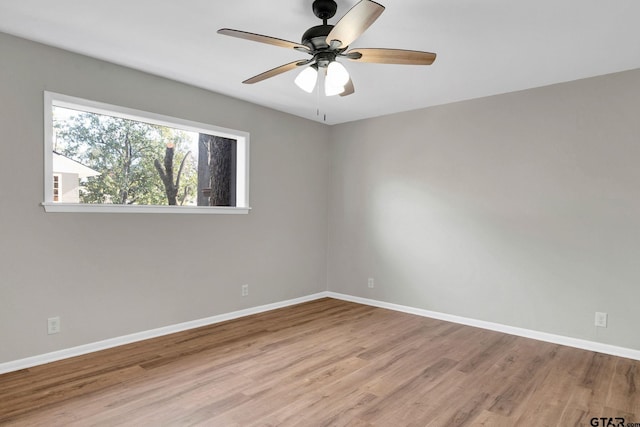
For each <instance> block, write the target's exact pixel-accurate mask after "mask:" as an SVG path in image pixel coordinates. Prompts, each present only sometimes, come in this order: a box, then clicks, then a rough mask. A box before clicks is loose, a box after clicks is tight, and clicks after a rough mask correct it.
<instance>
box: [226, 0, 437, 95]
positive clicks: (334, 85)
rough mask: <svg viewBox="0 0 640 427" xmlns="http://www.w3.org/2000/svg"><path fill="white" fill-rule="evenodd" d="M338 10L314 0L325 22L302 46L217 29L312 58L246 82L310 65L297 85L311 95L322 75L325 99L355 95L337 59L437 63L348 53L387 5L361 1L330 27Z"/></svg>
mask: <svg viewBox="0 0 640 427" xmlns="http://www.w3.org/2000/svg"><path fill="white" fill-rule="evenodd" d="M337 9H338V6H337V4H336V2H335V1H334V0H315V1H314V2H313V5H312V10H313V13H314V14H315V15H316V16H317V17H318V18H320V19H322V25H316V26H315V27H311V28H309V29H308V30H307V31H305V32H304V34H303V35H302V43H295V42H291V41H288V40H283V39H279V38H275V37H270V36H264V35H261V34H255V33H249V32H246V31H240V30H233V29H230V28H222V29H220V30H218V33H219V34H223V35H226V36H231V37H237V38H242V39H246V40H250V41H255V42H259V43H265V44H270V45H273V46H279V47H285V48H288V49H294V50H296V51H298V52H303V53H306V54H308V55H311V59H303V60H298V61H294V62H290V63H288V64H285V65H281V66H279V67H276V68H273V69H271V70H269V71H265V72H264V73H261V74H258V75H257V76H254V77H251V78H249V79H247V80H245V81H244V82H243V83H245V84H253V83H257V82H260V81H263V80H266V79H268V78H271V77H275V76H277V75H279V74H282V73H285V72H287V71H291V70H293V69H295V68H298V67H302V66H307V65H308V67H306V68H304V69H303V70H302V71H301V72H300V73H299V74H298V76H297V77H296V79H295V84H296V85H297V86H298V87H299V88H300V89H302V90H304V91H305V92H308V93H311V92H313V90H314V89H315V87H316V85H317V82H318V80H321V79H319V78H318V76H319V75H320V73H322V76H324V79H323V81H324V87H325V95H326V96H334V95H340V96H347V95H351V94H352V93H354V92H355V89H354V85H353V81H352V80H351V77H350V76H349V72H348V71H347V69H346V68H345V67H344V65H342V64H341V63H340V62H338V61H337V59H338V58H343V59H347V60H351V61H356V62H369V63H378V64H404V65H431V64H432V63H433V61H435V59H436V54H435V53H430V52H421V51H415V50H402V49H378V48H367V49H363V48H361V49H353V50H350V51H347V49H348V48H349V45H350V44H351V43H352V42H354V41H355V40H356V39H357V38H358V37H360V35H362V33H364V32H365V31H366V29H367V28H369V27H370V26H371V24H373V23H374V22H375V21H376V19H378V17H379V16H380V15H381V14H382V12H384V6H382V5H381V4H379V3H376V2H374V1H371V0H361V1H360V2H358V3H357V4H356V5H355V6H353V7H352V8H351V9H350V10H349V11H348V12H347V13H346V14H345V15H344V16H343V17H342V18H341V19H340V20H339V21H338V23H337V24H336V25H329V24H328V23H327V20H328V19H331V18H332V17H333V16H334V15H335V13H336V11H337Z"/></svg>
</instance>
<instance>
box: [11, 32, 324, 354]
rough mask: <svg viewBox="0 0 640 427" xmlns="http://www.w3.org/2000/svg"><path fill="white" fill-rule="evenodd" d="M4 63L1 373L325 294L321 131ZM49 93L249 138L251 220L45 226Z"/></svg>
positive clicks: (84, 69) (91, 76)
mask: <svg viewBox="0 0 640 427" xmlns="http://www.w3.org/2000/svg"><path fill="white" fill-rule="evenodd" d="M0 58H1V59H0V61H1V64H0V149H1V151H0V153H1V154H0V182H1V183H2V184H1V186H0V343H1V344H0V363H1V362H6V361H11V360H16V359H19V358H23V357H27V356H33V355H37V354H42V353H45V352H49V351H54V350H59V349H63V348H68V347H72V346H75V345H80V344H86V343H90V342H94V341H97V340H102V339H107V338H111V337H117V336H121V335H125V334H129V333H134V332H139V331H145V330H148V329H152V328H157V327H162V326H165V325H171V324H175V323H179V322H184V321H189V320H194V319H200V318H204V317H208V316H213V315H216V314H220V313H226V312H230V311H233V310H237V309H242V308H246V307H251V306H257V305H261V304H267V303H271V302H276V301H282V300H286V299H290V298H295V297H300V296H304V295H309V294H313V293H316V292H319V291H322V290H325V289H326V257H325V250H326V230H327V216H326V205H327V185H328V172H329V158H328V153H329V149H328V142H327V141H328V138H329V136H328V135H329V129H328V128H327V127H325V126H323V125H320V124H317V123H314V122H311V121H307V120H304V119H300V118H296V117H294V116H290V115H286V114H283V113H278V112H275V111H273V110H269V109H266V108H262V107H259V106H255V105H252V104H249V103H246V102H242V101H239V100H235V99H231V98H227V97H224V96H221V95H217V94H214V93H211V92H207V91H204V90H201V89H197V88H194V87H190V86H187V85H183V84H179V83H176V82H172V81H169V80H166V79H162V78H158V77H154V76H151V75H147V74H144V73H140V72H136V71H133V70H130V69H126V68H123V67H119V66H117V65H113V64H109V63H105V62H101V61H98V60H94V59H89V58H87V57H83V56H80V55H75V54H72V53H69V52H65V51H62V50H58V49H54V48H50V47H46V46H43V45H39V44H36V43H32V42H28V41H25V40H22V39H18V38H14V37H10V36H7V35H3V34H0ZM44 90H49V91H54V92H59V93H64V94H67V95H72V96H78V97H82V98H87V99H92V100H97V101H101V102H106V103H110V104H116V105H121V106H125V107H130V108H136V109H141V110H146V111H151V112H155V113H159V114H166V115H170V116H175V117H180V118H184V119H188V120H195V121H199V122H205V123H211V124H214V125H218V126H223V127H228V128H232V129H238V130H243V131H247V132H250V134H251V178H250V179H251V200H250V202H251V206H252V208H253V210H252V211H251V213H250V214H249V215H167V214H155V215H154V214H151V215H140V214H51V213H49V214H47V213H45V212H44V210H43V208H42V207H41V206H39V203H41V202H42V201H43V91H44ZM243 283H248V284H249V285H250V295H249V297H246V298H242V297H241V296H240V286H241V285H242V284H243ZM55 315H59V316H61V319H62V322H61V323H62V332H61V333H60V334H58V335H51V336H48V335H47V333H46V319H47V317H51V316H55Z"/></svg>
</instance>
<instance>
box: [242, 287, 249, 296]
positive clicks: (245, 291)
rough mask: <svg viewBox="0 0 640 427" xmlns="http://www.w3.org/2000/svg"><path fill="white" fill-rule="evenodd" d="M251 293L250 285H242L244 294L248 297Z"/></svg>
mask: <svg viewBox="0 0 640 427" xmlns="http://www.w3.org/2000/svg"><path fill="white" fill-rule="evenodd" d="M247 295H249V285H242V296H243V297H246V296H247Z"/></svg>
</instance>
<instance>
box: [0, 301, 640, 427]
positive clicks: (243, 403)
mask: <svg viewBox="0 0 640 427" xmlns="http://www.w3.org/2000/svg"><path fill="white" fill-rule="evenodd" d="M639 373H640V362H639V361H633V360H629V359H624V358H619V357H613V356H607V355H603V354H598V353H593V352H589V351H583V350H578V349H573V348H568V347H563V346H559V345H554V344H549V343H544V342H539V341H534V340H529V339H525V338H519V337H515V336H511V335H505V334H501V333H497V332H492V331H486V330H482V329H476V328H472V327H468V326H461V325H457V324H453V323H447V322H442V321H438V320H433V319H428V318H423V317H418V316H412V315H409V314H403V313H397V312H393V311H388V310H384V309H379V308H373V307H368V306H364V305H359V304H354V303H349V302H344V301H338V300H333V299H321V300H317V301H312V302H309V303H305V304H301V305H297V306H293V307H288V308H284V309H280V310H275V311H271V312H268V313H263V314H259V315H254V316H250V317H246V318H242V319H238V320H234V321H229V322H224V323H220V324H217V325H212V326H207V327H203V328H199V329H195V330H191V331H187V332H182V333H178V334H174V335H170V336H165V337H161V338H156V339H153V340H148V341H144V342H140V343H135V344H131V345H127V346H123V347H119V348H116V349H110V350H106V351H102V352H99V353H94V354H91V355H86V356H81V357H76V358H73V359H68V360H64V361H60V362H56V363H51V364H48V365H44V366H39V367H35V368H31V369H26V370H22V371H18V372H13V373H9V374H5V375H2V376H0V424H2V425H28V426H39V425H41V426H94V425H95V426H120V425H131V426H171V425H178V426H182V425H202V426H224V427H227V426H394V427H395V426H462V425H474V426H481V425H483V426H519V425H521V426H547V425H549V426H563V427H564V426H578V425H584V426H589V425H590V422H589V420H590V419H591V418H592V417H612V418H615V417H624V418H625V422H627V423H629V422H637V423H640V391H638V389H637V386H638V374H639ZM639 425H640V424H639Z"/></svg>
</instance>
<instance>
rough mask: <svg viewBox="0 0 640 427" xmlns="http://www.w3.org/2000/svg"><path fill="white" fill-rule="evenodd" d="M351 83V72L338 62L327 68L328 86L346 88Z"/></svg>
mask: <svg viewBox="0 0 640 427" xmlns="http://www.w3.org/2000/svg"><path fill="white" fill-rule="evenodd" d="M348 81H349V72H348V71H347V69H346V68H344V65H342V64H341V63H339V62H338V61H333V62H331V63H330V64H329V66H328V67H327V85H328V86H332V87H333V86H337V87H344V85H346V84H347V82H348Z"/></svg>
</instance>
